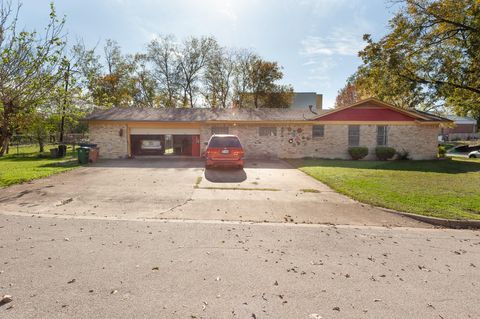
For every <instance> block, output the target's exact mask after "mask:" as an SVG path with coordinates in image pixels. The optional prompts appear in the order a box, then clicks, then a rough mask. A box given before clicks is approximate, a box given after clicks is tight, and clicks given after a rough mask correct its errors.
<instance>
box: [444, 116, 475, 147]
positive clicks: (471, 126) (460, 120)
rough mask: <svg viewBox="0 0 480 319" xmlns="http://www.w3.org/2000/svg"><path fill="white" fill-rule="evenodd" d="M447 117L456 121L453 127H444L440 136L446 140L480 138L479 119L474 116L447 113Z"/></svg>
mask: <svg viewBox="0 0 480 319" xmlns="http://www.w3.org/2000/svg"><path fill="white" fill-rule="evenodd" d="M445 117H446V118H447V119H449V120H451V121H453V122H454V124H455V125H454V126H453V127H442V128H441V129H440V136H441V138H442V140H444V141H453V140H472V139H478V138H480V134H479V133H478V126H477V120H475V119H474V118H472V117H465V116H464V117H462V116H456V115H447V116H445Z"/></svg>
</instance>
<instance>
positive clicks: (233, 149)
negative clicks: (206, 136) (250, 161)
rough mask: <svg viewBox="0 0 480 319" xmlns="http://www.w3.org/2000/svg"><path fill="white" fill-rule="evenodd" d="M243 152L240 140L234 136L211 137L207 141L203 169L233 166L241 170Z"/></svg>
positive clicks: (220, 135)
mask: <svg viewBox="0 0 480 319" xmlns="http://www.w3.org/2000/svg"><path fill="white" fill-rule="evenodd" d="M244 156H245V152H244V150H243V147H242V144H240V140H239V139H238V137H237V136H235V135H226V134H219V135H213V136H212V137H210V140H209V141H208V145H207V150H206V152H205V158H206V162H205V167H206V168H210V167H214V166H233V167H238V168H243V164H244V162H243V157H244Z"/></svg>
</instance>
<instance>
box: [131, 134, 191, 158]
mask: <svg viewBox="0 0 480 319" xmlns="http://www.w3.org/2000/svg"><path fill="white" fill-rule="evenodd" d="M130 142H131V147H132V155H134V156H142V155H162V156H200V135H173V134H158V135H156V134H148V135H145V134H144V135H140V134H136V135H130Z"/></svg>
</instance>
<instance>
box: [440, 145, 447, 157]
mask: <svg viewBox="0 0 480 319" xmlns="http://www.w3.org/2000/svg"><path fill="white" fill-rule="evenodd" d="M445 154H447V149H446V148H445V146H442V145H440V146H439V147H438V157H439V158H444V157H445Z"/></svg>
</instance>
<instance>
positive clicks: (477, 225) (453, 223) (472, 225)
mask: <svg viewBox="0 0 480 319" xmlns="http://www.w3.org/2000/svg"><path fill="white" fill-rule="evenodd" d="M373 207H376V208H379V209H381V210H384V211H386V212H389V213H394V214H397V215H401V216H405V217H409V218H412V219H415V220H418V221H421V222H424V223H427V224H431V225H434V226H442V227H446V228H454V229H480V220H471V219H466V220H456V219H445V218H438V217H429V216H422V215H417V214H411V213H405V212H399V211H396V210H393V209H388V208H384V207H377V206H373Z"/></svg>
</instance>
